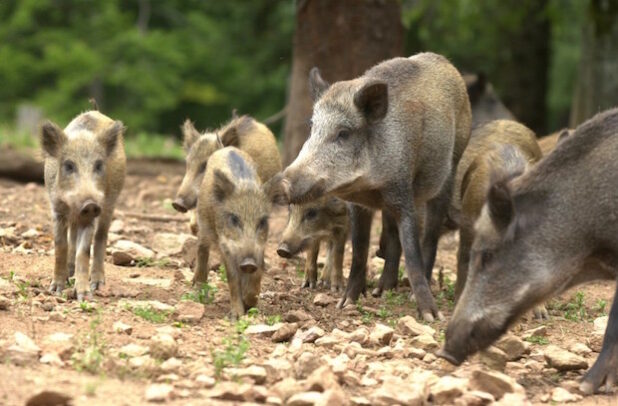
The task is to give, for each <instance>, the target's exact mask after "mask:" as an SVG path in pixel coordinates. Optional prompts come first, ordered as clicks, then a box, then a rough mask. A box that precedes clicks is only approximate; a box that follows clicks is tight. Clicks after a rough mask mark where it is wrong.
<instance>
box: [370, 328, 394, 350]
mask: <svg viewBox="0 0 618 406" xmlns="http://www.w3.org/2000/svg"><path fill="white" fill-rule="evenodd" d="M394 333H395V330H393V329H392V328H391V327H389V326H386V325H384V324H380V323H376V325H375V326H374V327H373V329H372V330H371V334H370V335H369V341H370V342H371V343H373V344H377V345H389V344H390V343H391V340H392V339H393V334H394Z"/></svg>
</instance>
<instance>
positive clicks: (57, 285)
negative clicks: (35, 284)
mask: <svg viewBox="0 0 618 406" xmlns="http://www.w3.org/2000/svg"><path fill="white" fill-rule="evenodd" d="M64 287H65V283H64V282H56V281H52V283H51V285H49V292H50V293H54V294H56V295H61V294H62V291H63V290H64Z"/></svg>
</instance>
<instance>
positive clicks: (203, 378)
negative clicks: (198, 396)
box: [195, 374, 217, 389]
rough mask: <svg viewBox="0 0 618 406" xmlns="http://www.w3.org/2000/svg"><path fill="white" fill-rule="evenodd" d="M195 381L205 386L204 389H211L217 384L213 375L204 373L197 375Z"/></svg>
mask: <svg viewBox="0 0 618 406" xmlns="http://www.w3.org/2000/svg"><path fill="white" fill-rule="evenodd" d="M195 382H196V383H197V384H198V385H199V387H200V388H204V389H210V388H212V387H213V386H215V384H216V383H217V381H216V380H215V378H213V377H212V376H208V375H204V374H200V375H198V376H196V377H195Z"/></svg>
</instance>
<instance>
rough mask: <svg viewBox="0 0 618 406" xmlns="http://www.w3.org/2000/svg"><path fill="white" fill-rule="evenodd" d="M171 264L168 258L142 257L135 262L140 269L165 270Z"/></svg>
mask: <svg viewBox="0 0 618 406" xmlns="http://www.w3.org/2000/svg"><path fill="white" fill-rule="evenodd" d="M169 263H170V260H169V259H167V258H161V259H154V258H146V257H142V258H137V259H136V260H135V266H136V267H138V268H164V267H166V266H167V265H169Z"/></svg>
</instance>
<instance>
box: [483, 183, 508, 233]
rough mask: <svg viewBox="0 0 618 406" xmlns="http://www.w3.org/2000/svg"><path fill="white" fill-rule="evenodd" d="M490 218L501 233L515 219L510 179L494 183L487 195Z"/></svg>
mask: <svg viewBox="0 0 618 406" xmlns="http://www.w3.org/2000/svg"><path fill="white" fill-rule="evenodd" d="M487 207H488V209H489V216H490V218H491V220H492V222H493V223H494V225H495V226H496V228H497V229H498V230H499V231H503V230H505V229H506V228H507V227H508V225H509V224H510V223H511V220H512V219H513V199H512V196H511V191H510V189H509V186H508V179H507V178H505V179H501V180H499V181H497V182H494V183H493V184H492V185H491V186H490V188H489V192H488V194H487Z"/></svg>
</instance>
